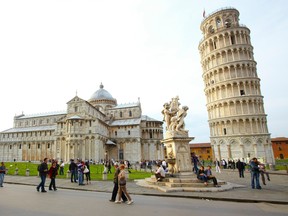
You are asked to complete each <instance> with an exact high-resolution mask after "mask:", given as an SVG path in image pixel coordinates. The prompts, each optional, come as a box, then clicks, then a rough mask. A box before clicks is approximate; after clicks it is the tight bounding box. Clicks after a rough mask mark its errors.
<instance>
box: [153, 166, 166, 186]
mask: <svg viewBox="0 0 288 216" xmlns="http://www.w3.org/2000/svg"><path fill="white" fill-rule="evenodd" d="M155 177H156V179H157V182H158V181H162V179H164V178H165V171H164V169H163V167H162V166H161V165H160V164H157V170H156V172H155Z"/></svg>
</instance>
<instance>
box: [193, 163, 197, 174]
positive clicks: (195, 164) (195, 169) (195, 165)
mask: <svg viewBox="0 0 288 216" xmlns="http://www.w3.org/2000/svg"><path fill="white" fill-rule="evenodd" d="M193 169H194V173H197V172H198V165H197V163H194V167H193Z"/></svg>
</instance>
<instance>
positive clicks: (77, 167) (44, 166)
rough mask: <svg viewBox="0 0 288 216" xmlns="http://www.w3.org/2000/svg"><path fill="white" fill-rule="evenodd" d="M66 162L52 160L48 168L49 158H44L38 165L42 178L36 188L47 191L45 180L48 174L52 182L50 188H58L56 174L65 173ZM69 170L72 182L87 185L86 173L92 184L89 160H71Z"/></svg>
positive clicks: (88, 180)
mask: <svg viewBox="0 0 288 216" xmlns="http://www.w3.org/2000/svg"><path fill="white" fill-rule="evenodd" d="M64 165H65V164H64V162H62V163H61V165H59V164H58V161H57V160H52V161H51V166H50V168H48V158H44V160H43V161H42V162H41V164H40V165H39V166H38V173H39V177H40V179H41V181H40V183H39V185H38V186H37V187H36V190H37V191H38V192H39V191H40V190H41V192H43V193H45V192H47V191H46V190H45V182H46V178H47V176H48V177H49V178H50V184H49V190H54V191H56V190H57V187H56V176H57V175H58V173H59V170H60V174H62V173H64ZM69 172H70V173H71V182H76V183H77V182H78V183H79V185H85V184H84V183H83V181H84V177H83V176H84V174H85V175H86V182H87V184H89V183H90V184H91V177H90V169H89V162H87V161H86V163H85V162H84V161H81V160H80V159H77V162H76V163H75V162H74V160H73V159H72V160H71V163H70V165H69Z"/></svg>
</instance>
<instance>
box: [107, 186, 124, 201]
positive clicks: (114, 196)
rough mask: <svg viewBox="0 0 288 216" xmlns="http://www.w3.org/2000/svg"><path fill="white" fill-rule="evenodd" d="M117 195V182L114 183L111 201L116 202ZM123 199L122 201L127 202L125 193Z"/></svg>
mask: <svg viewBox="0 0 288 216" xmlns="http://www.w3.org/2000/svg"><path fill="white" fill-rule="evenodd" d="M117 193H118V182H117V183H114V187H113V191H112V196H111V200H113V201H115V200H116V197H117ZM121 198H122V200H123V201H124V202H126V201H127V197H126V196H125V194H124V193H122V196H121Z"/></svg>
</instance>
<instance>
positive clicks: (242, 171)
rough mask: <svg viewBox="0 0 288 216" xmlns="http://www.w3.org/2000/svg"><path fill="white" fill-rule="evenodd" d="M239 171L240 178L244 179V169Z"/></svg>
mask: <svg viewBox="0 0 288 216" xmlns="http://www.w3.org/2000/svg"><path fill="white" fill-rule="evenodd" d="M238 171H239V177H240V178H241V177H242V178H244V169H238Z"/></svg>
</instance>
